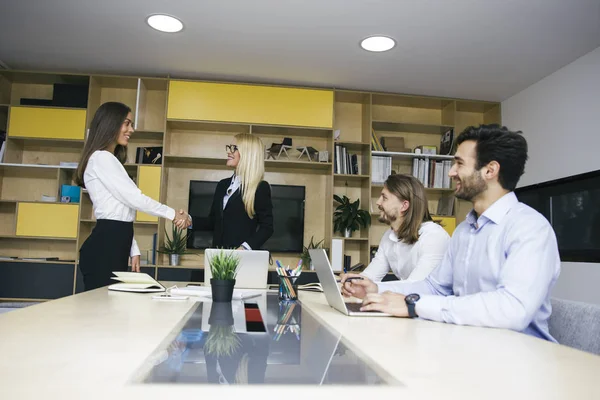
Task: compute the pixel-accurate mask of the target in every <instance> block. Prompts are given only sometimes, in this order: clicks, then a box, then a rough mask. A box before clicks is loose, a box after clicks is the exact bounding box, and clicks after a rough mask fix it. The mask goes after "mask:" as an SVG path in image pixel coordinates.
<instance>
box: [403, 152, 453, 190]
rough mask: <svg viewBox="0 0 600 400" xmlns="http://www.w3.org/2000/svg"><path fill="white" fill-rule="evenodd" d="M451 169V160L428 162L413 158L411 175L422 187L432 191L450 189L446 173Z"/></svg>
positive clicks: (427, 160) (428, 160)
mask: <svg viewBox="0 0 600 400" xmlns="http://www.w3.org/2000/svg"><path fill="white" fill-rule="evenodd" d="M450 168H452V161H451V160H430V159H426V158H414V159H413V161H412V174H413V176H414V177H415V178H417V179H418V180H419V181H420V182H421V183H422V184H423V186H425V187H426V188H433V189H450V177H449V176H448V173H449V172H450Z"/></svg>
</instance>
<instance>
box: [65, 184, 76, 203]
mask: <svg viewBox="0 0 600 400" xmlns="http://www.w3.org/2000/svg"><path fill="white" fill-rule="evenodd" d="M60 197H68V198H69V199H70V201H69V203H79V201H80V197H81V190H80V188H79V186H73V185H62V186H61V187H60Z"/></svg>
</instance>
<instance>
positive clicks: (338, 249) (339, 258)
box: [331, 239, 344, 272]
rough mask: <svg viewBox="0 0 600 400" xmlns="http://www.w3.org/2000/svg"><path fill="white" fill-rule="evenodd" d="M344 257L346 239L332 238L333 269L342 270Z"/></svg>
mask: <svg viewBox="0 0 600 400" xmlns="http://www.w3.org/2000/svg"><path fill="white" fill-rule="evenodd" d="M343 259H344V240H343V239H332V240H331V269H333V270H334V271H338V272H341V271H342V268H343V262H344V261H343Z"/></svg>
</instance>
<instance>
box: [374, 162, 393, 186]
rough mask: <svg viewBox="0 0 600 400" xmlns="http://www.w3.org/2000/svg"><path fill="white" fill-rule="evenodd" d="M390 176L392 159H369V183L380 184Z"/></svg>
mask: <svg viewBox="0 0 600 400" xmlns="http://www.w3.org/2000/svg"><path fill="white" fill-rule="evenodd" d="M391 174H392V157H389V156H372V157H371V183H377V184H382V183H384V182H385V181H386V179H387V178H388V176H390V175H391Z"/></svg>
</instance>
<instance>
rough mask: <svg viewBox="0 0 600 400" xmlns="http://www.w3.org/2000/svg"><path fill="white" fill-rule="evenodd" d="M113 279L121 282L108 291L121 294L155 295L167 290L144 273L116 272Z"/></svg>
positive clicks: (110, 287)
mask: <svg viewBox="0 0 600 400" xmlns="http://www.w3.org/2000/svg"><path fill="white" fill-rule="evenodd" d="M113 274H114V275H115V276H113V277H112V278H111V279H114V280H116V281H119V283H114V284H112V285H110V286H109V287H108V290H115V291H119V292H136V293H154V292H164V291H166V290H167V289H166V288H165V287H164V286H163V285H161V284H160V283H158V282H157V281H156V280H155V279H154V278H152V277H151V276H150V275H148V274H145V273H143V272H115V271H113Z"/></svg>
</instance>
